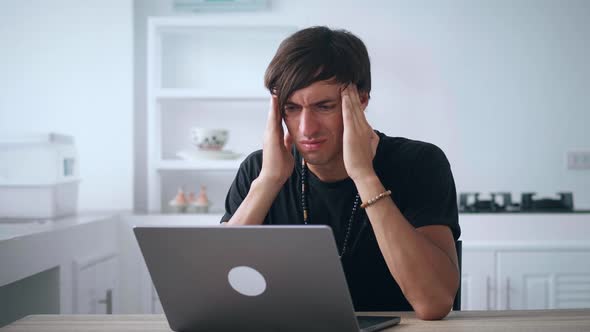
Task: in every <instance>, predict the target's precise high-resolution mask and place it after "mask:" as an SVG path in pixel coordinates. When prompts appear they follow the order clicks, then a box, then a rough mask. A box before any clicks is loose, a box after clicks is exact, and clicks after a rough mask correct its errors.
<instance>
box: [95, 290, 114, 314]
mask: <svg viewBox="0 0 590 332" xmlns="http://www.w3.org/2000/svg"><path fill="white" fill-rule="evenodd" d="M98 303H99V304H106V306H107V310H106V312H107V315H112V314H113V290H112V289H107V294H106V298H104V299H102V300H98Z"/></svg>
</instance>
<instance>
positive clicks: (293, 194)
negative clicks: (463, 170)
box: [222, 131, 461, 311]
mask: <svg viewBox="0 0 590 332" xmlns="http://www.w3.org/2000/svg"><path fill="white" fill-rule="evenodd" d="M376 133H377V134H378V135H379V137H380V141H379V145H378V146H377V152H376V155H375V158H374V159H373V166H374V169H375V171H376V173H377V176H378V177H379V179H380V180H381V182H382V183H383V186H384V187H385V188H386V189H389V190H391V192H392V194H391V198H392V199H393V201H394V202H395V204H396V206H397V207H398V209H399V210H400V211H401V212H402V214H403V215H404V216H405V218H406V219H407V220H408V221H409V222H410V223H411V224H412V225H413V226H414V227H421V226H426V225H447V226H449V227H450V229H451V231H452V233H453V237H454V238H455V240H457V239H458V238H459V235H460V234H461V229H460V227H459V221H458V213H457V200H456V196H457V194H456V190H455V183H454V180H453V175H452V173H451V168H450V165H449V162H448V160H447V158H446V156H445V154H444V153H443V151H442V150H441V149H439V148H438V147H437V146H435V145H433V144H430V143H426V142H421V141H416V140H410V139H407V138H402V137H388V136H386V135H384V134H382V133H380V132H378V131H376ZM294 155H295V169H294V171H293V174H292V175H291V177H290V178H289V179H288V180H287V182H286V183H285V185H284V186H283V188H282V189H281V191H280V192H279V193H278V195H277V197H276V199H275V201H274V202H273V204H272V206H271V208H270V211H269V212H268V215H267V216H266V218H265V220H264V224H267V225H279V224H303V212H302V211H303V210H302V206H301V167H300V165H301V156H300V155H299V153H297V151H296V150H294ZM261 168H262V150H259V151H256V152H254V153H252V154H251V155H250V156H248V157H247V158H246V160H244V162H243V163H242V164H241V166H240V169H239V170H238V174H237V175H236V178H235V180H234V182H233V184H232V186H231V188H230V190H229V192H228V194H227V198H226V201H225V211H226V212H225V215H224V216H223V218H222V221H228V220H229V219H230V218H231V217H232V215H233V214H234V213H235V212H236V210H237V209H238V207H239V206H240V204H241V202H242V201H243V200H244V198H245V197H246V195H247V194H248V191H249V189H250V185H251V183H252V181H253V180H254V179H256V178H257V177H258V175H259V174H260V170H261ZM308 179H309V194H308V195H309V196H308V202H309V213H310V221H311V223H312V224H326V225H329V226H330V227H331V228H332V230H333V232H334V237H335V239H336V245H337V247H338V251H339V252H340V251H341V250H342V242H344V237H345V232H346V230H347V227H348V222H349V218H350V216H351V212H352V207H353V203H354V198H355V194H356V187H355V184H354V182H353V181H352V180H351V179H350V178H347V179H345V180H342V181H338V182H332V183H325V182H322V181H321V180H320V179H319V178H318V177H316V176H315V175H314V174H313V173H312V172H311V171H308ZM342 266H343V268H344V273H345V275H346V280H347V283H348V287H349V290H350V293H351V296H352V300H353V303H354V307H355V310H356V311H410V310H413V309H412V307H411V305H410V304H409V303H408V301H407V300H406V298H405V297H404V295H403V293H402V292H401V289H400V287H399V285H398V284H397V282H396V281H395V280H394V279H393V277H392V275H391V273H390V272H389V269H388V267H387V265H386V263H385V260H384V258H383V255H382V254H381V251H380V249H379V246H378V244H377V240H376V238H375V234H374V233H373V229H372V227H371V223H370V221H369V220H368V217H367V215H366V212H365V211H364V210H363V209H357V212H356V217H355V219H354V223H353V226H352V229H351V233H350V235H349V240H348V245H347V248H346V252H345V254H344V256H343V257H342Z"/></svg>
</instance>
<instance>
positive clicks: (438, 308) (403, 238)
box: [355, 176, 459, 319]
mask: <svg viewBox="0 0 590 332" xmlns="http://www.w3.org/2000/svg"><path fill="white" fill-rule="evenodd" d="M357 182H358V183H357ZM355 184H356V185H357V189H358V190H359V194H360V196H361V199H362V200H363V202H366V201H367V200H369V199H371V198H373V197H375V196H376V195H378V194H379V193H381V192H383V191H385V188H384V187H383V184H382V183H381V182H380V180H379V178H378V177H377V176H374V177H373V176H371V177H368V178H366V179H364V180H363V181H356V182H355ZM388 189H392V190H395V188H388ZM366 212H367V215H368V217H369V220H370V221H371V225H372V227H373V230H374V232H375V236H376V238H377V243H378V245H379V248H380V249H381V252H382V253H383V256H384V258H385V262H386V263H387V266H388V268H389V271H390V272H391V274H392V276H393V278H394V279H395V280H396V281H397V283H398V284H399V286H400V288H401V289H402V291H403V293H404V295H405V296H406V298H407V299H408V301H409V302H410V304H411V305H412V307H413V308H414V310H415V311H416V313H417V315H418V316H419V317H421V318H423V319H438V318H442V317H444V316H446V314H447V313H448V312H449V311H450V309H451V307H452V303H453V299H454V296H455V294H456V291H457V288H458V281H459V272H458V269H457V266H456V265H455V263H454V261H453V260H452V259H451V258H450V257H449V256H448V255H447V254H446V253H445V252H444V251H443V250H441V249H440V248H439V247H437V246H436V245H435V244H434V243H433V242H431V241H430V240H429V239H428V238H427V237H426V236H424V235H423V234H421V233H420V232H418V231H417V230H416V229H415V228H414V227H413V226H412V225H411V224H410V223H409V222H408V221H407V220H406V219H405V217H404V216H403V215H402V213H401V212H400V211H399V209H398V208H397V206H396V205H395V204H394V202H393V200H392V199H391V198H390V197H385V198H383V199H381V200H379V201H377V202H376V203H374V204H373V205H371V206H369V207H368V208H367V209H366Z"/></svg>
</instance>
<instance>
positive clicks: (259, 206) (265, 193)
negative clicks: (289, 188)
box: [227, 177, 282, 226]
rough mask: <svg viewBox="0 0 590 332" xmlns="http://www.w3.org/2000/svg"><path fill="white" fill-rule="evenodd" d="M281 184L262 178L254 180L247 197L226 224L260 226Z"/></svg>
mask: <svg viewBox="0 0 590 332" xmlns="http://www.w3.org/2000/svg"><path fill="white" fill-rule="evenodd" d="M281 186H282V184H280V183H277V181H272V180H267V179H264V178H262V177H258V178H256V179H255V180H254V181H253V182H252V185H251V186H250V190H249V191H248V195H246V198H244V201H242V203H241V204H240V207H239V208H238V209H237V210H236V212H235V213H234V215H233V216H232V217H231V219H230V220H229V221H228V222H227V224H228V225H232V226H239V225H261V224H262V223H263V222H264V218H265V217H266V215H267V214H268V211H269V210H270V207H271V205H272V202H273V201H274V200H275V198H276V196H277V194H278V193H279V191H280V190H281Z"/></svg>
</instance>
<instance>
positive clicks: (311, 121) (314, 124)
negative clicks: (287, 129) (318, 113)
mask: <svg viewBox="0 0 590 332" xmlns="http://www.w3.org/2000/svg"><path fill="white" fill-rule="evenodd" d="M319 127H320V126H319V121H318V120H317V119H316V118H315V114H314V112H312V111H311V110H309V109H307V108H304V109H303V110H302V111H301V116H300V118H299V133H300V134H301V135H303V137H314V136H315V134H316V133H317V132H318V130H319Z"/></svg>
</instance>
